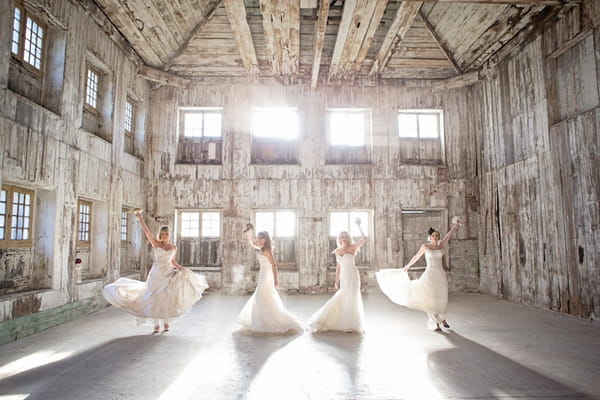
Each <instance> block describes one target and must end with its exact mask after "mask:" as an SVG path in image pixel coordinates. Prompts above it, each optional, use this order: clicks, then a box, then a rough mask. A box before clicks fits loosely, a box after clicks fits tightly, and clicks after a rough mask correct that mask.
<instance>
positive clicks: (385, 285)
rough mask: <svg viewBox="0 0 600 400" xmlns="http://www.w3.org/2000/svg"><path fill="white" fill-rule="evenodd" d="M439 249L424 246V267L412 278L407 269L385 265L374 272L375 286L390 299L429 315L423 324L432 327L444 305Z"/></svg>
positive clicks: (445, 283) (445, 290)
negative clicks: (425, 266) (421, 272)
mask: <svg viewBox="0 0 600 400" xmlns="http://www.w3.org/2000/svg"><path fill="white" fill-rule="evenodd" d="M443 256H444V252H443V250H430V249H427V250H425V261H426V262H427V268H426V269H425V272H423V274H422V275H421V276H420V277H419V278H418V279H415V280H411V279H410V277H409V276H408V272H406V271H404V270H401V269H397V268H389V269H382V270H380V271H379V272H377V273H376V274H375V275H376V276H377V282H378V283H379V287H380V288H381V290H382V291H383V293H385V295H386V296H388V297H389V298H390V300H392V301H393V302H394V303H396V304H400V305H402V306H406V307H408V308H412V309H415V310H419V311H424V312H426V313H427V315H428V316H429V320H428V322H427V325H428V326H429V328H431V329H435V327H436V324H441V323H442V321H443V320H444V319H445V318H446V317H445V314H446V307H447V306H448V281H447V279H446V273H445V272H444V268H443V266H442V257H443Z"/></svg>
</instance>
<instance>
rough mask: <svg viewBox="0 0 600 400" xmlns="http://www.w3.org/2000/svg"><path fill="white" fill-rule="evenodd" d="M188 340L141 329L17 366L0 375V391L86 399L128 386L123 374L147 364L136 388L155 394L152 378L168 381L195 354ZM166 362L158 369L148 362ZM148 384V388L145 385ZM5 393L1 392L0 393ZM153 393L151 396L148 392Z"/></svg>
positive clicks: (43, 398) (31, 399)
mask: <svg viewBox="0 0 600 400" xmlns="http://www.w3.org/2000/svg"><path fill="white" fill-rule="evenodd" d="M188 345H189V341H187V340H182V339H179V338H176V337H168V336H162V335H159V336H157V335H138V336H130V337H123V338H118V339H113V340H110V341H108V342H106V343H103V344H101V345H98V346H95V347H91V348H89V349H87V350H85V351H81V352H76V353H74V354H71V355H69V356H67V357H65V358H63V359H61V360H58V361H54V362H50V363H47V364H43V365H38V366H32V367H31V368H29V369H26V370H22V371H19V372H16V373H15V374H14V375H12V376H10V377H7V378H4V379H2V380H0V394H11V393H12V394H19V393H27V394H28V396H27V400H38V399H39V400H48V399H63V400H66V399H86V398H98V393H103V392H104V390H106V388H107V387H111V382H113V383H114V386H113V387H112V388H111V389H112V390H113V394H114V393H119V392H129V391H131V388H130V386H131V385H128V384H126V382H124V381H123V379H122V378H120V377H119V376H121V375H122V374H132V373H133V374H134V375H135V374H136V372H135V371H136V367H138V366H139V368H140V369H145V370H147V371H148V372H147V376H146V377H145V378H143V379H141V381H143V383H140V382H138V383H137V386H136V390H137V391H138V393H137V394H138V395H139V396H140V398H144V397H145V396H151V395H153V394H154V393H153V392H152V390H149V387H148V385H147V383H148V382H150V381H152V383H153V384H154V385H155V386H161V385H164V386H168V384H169V383H170V382H171V381H172V380H173V379H175V377H176V376H177V374H178V373H179V370H180V369H181V368H180V367H181V365H180V362H184V361H185V359H186V358H189V357H191V355H193V353H191V354H190V353H189V351H186V350H185V349H186V346H188ZM162 348H168V349H169V350H170V355H171V356H172V358H173V359H174V361H176V362H175V363H174V364H173V365H168V360H165V359H164V358H163V357H162V354H163V353H161V350H160V349H162ZM149 359H151V360H157V361H156V363H157V364H160V362H163V363H165V365H164V368H161V369H160V370H159V371H157V370H155V369H154V368H152V367H150V368H149V367H148V363H149V362H150V365H155V364H153V361H148V360H149ZM146 389H148V391H146ZM0 397H1V396H0ZM146 398H151V397H146Z"/></svg>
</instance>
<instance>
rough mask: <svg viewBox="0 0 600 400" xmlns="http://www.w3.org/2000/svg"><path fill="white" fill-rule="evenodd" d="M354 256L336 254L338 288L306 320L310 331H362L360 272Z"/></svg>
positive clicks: (362, 313) (362, 312)
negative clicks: (338, 267) (338, 275)
mask: <svg viewBox="0 0 600 400" xmlns="http://www.w3.org/2000/svg"><path fill="white" fill-rule="evenodd" d="M355 258H356V257H355V256H354V255H353V254H350V253H346V254H344V255H343V256H338V255H336V260H337V262H338V263H339V264H340V288H339V290H338V291H337V292H336V293H335V294H334V295H333V296H332V297H331V299H329V301H328V302H327V303H325V305H324V306H323V307H321V308H320V309H319V310H318V311H317V312H316V313H314V314H313V316H312V317H310V319H309V321H308V326H309V330H310V331H311V332H320V331H344V332H359V333H361V332H362V331H363V324H364V311H363V302H362V297H361V295H360V274H359V273H358V269H357V268H356V265H355Z"/></svg>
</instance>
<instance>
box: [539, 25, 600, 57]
mask: <svg viewBox="0 0 600 400" xmlns="http://www.w3.org/2000/svg"><path fill="white" fill-rule="evenodd" d="M592 33H594V29H593V28H587V29H585V30H583V31H582V32H579V33H578V34H577V35H575V37H573V39H571V40H568V41H566V42H565V43H563V44H562V45H561V46H560V47H559V48H557V49H556V50H554V51H553V52H552V53H550V54H549V55H548V56H547V57H546V58H558V57H560V56H561V55H562V54H564V53H565V52H567V51H569V50H570V49H572V48H573V47H575V46H577V45H578V44H579V43H581V42H582V41H584V40H585V39H587V38H588V36H590V34H592Z"/></svg>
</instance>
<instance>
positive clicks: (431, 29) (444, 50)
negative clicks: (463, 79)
mask: <svg viewBox="0 0 600 400" xmlns="http://www.w3.org/2000/svg"><path fill="white" fill-rule="evenodd" d="M420 15H421V19H422V20H423V23H424V24H425V28H426V29H427V31H428V32H429V34H430V35H431V37H433V39H434V40H435V42H436V43H437V45H438V47H439V48H440V50H441V51H442V53H444V56H445V57H446V59H448V61H450V64H452V66H453V67H454V69H455V70H456V72H458V73H459V74H462V73H463V72H462V69H461V68H460V66H459V65H458V64H457V63H456V60H455V59H454V57H453V56H452V54H450V52H449V51H448V49H447V48H446V46H444V44H443V43H442V39H441V38H440V36H439V35H438V34H437V32H436V31H435V28H434V27H433V26H432V25H431V24H430V23H429V21H428V20H427V18H426V17H425V15H424V14H423V12H422V11H421V12H420Z"/></svg>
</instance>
